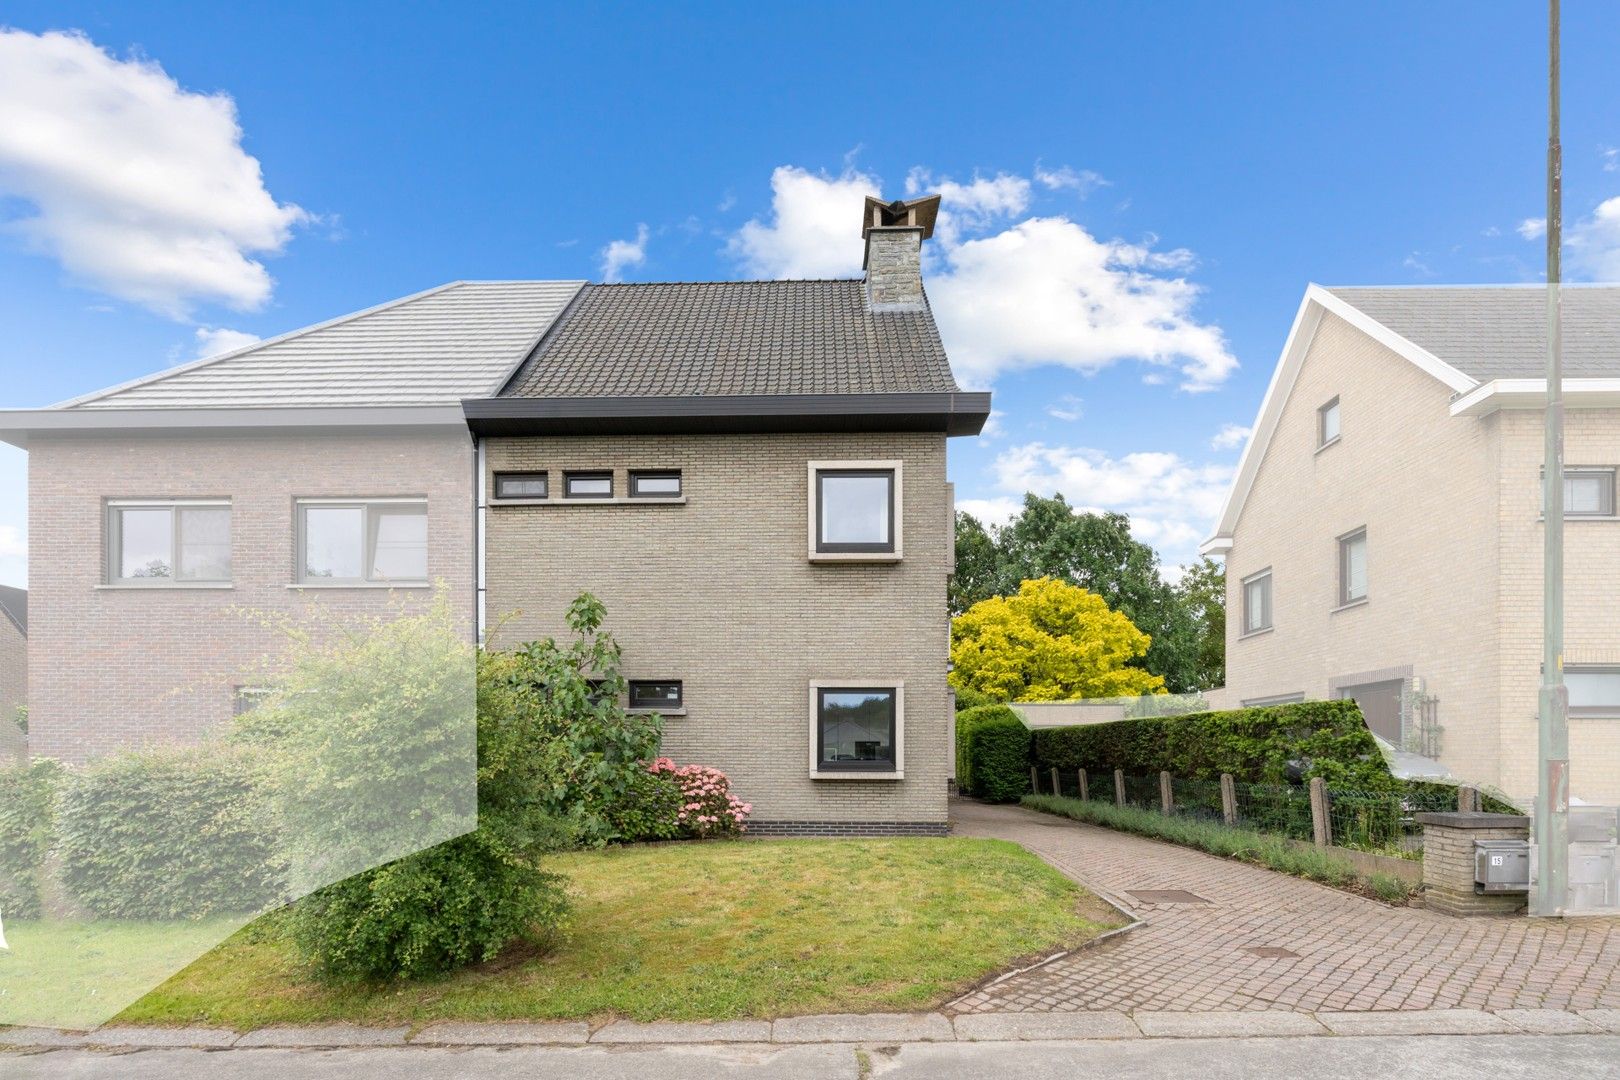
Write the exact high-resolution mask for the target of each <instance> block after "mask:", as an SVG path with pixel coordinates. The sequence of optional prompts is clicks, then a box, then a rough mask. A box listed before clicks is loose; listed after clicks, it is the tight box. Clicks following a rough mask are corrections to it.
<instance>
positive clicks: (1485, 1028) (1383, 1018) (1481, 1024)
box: [1316, 1009, 1522, 1035]
mask: <svg viewBox="0 0 1620 1080" xmlns="http://www.w3.org/2000/svg"><path fill="white" fill-rule="evenodd" d="M1316 1018H1317V1019H1318V1020H1320V1021H1321V1022H1322V1024H1323V1025H1325V1026H1326V1027H1327V1029H1328V1030H1329V1031H1331V1032H1333V1034H1335V1035H1518V1034H1522V1032H1520V1031H1519V1029H1518V1028H1516V1027H1514V1026H1513V1025H1512V1024H1510V1023H1508V1022H1507V1021H1506V1020H1503V1019H1501V1018H1500V1017H1498V1016H1496V1015H1495V1014H1494V1013H1488V1012H1485V1011H1484V1010H1483V1009H1430V1010H1428V1011H1426V1012H1361V1013H1352V1012H1321V1013H1317V1014H1316Z"/></svg>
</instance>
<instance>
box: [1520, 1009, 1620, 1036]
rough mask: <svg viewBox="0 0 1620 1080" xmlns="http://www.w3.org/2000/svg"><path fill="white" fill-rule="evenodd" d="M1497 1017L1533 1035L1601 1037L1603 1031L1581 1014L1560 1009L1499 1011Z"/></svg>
mask: <svg viewBox="0 0 1620 1080" xmlns="http://www.w3.org/2000/svg"><path fill="white" fill-rule="evenodd" d="M1496 1015H1497V1016H1500V1017H1501V1018H1502V1019H1503V1020H1506V1021H1507V1022H1508V1023H1510V1024H1512V1025H1513V1026H1514V1027H1516V1028H1518V1029H1519V1030H1520V1031H1525V1032H1529V1033H1530V1034H1532V1035H1601V1034H1602V1033H1603V1029H1602V1028H1601V1027H1599V1026H1598V1025H1597V1024H1594V1023H1593V1022H1592V1021H1590V1020H1588V1019H1586V1018H1585V1017H1584V1016H1581V1015H1580V1014H1579V1013H1572V1012H1564V1011H1562V1010H1560V1009H1498V1010H1496Z"/></svg>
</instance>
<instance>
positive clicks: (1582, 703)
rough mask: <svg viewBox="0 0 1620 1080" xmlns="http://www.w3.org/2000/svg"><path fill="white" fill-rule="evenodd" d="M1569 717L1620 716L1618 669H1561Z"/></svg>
mask: <svg viewBox="0 0 1620 1080" xmlns="http://www.w3.org/2000/svg"><path fill="white" fill-rule="evenodd" d="M1564 685H1565V686H1566V687H1567V688H1568V689H1569V715H1571V716H1614V717H1620V667H1586V666H1570V667H1566V668H1564Z"/></svg>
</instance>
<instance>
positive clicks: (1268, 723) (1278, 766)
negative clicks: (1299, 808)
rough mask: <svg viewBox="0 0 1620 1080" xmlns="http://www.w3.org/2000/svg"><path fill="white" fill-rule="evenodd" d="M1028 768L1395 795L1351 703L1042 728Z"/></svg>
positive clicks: (1315, 703) (1305, 704)
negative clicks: (1321, 785) (1301, 784)
mask: <svg viewBox="0 0 1620 1080" xmlns="http://www.w3.org/2000/svg"><path fill="white" fill-rule="evenodd" d="M1034 764H1035V765H1036V766H1037V767H1039V768H1040V769H1041V771H1042V773H1043V774H1044V772H1045V771H1046V770H1047V769H1051V768H1056V769H1059V770H1061V771H1063V772H1065V773H1068V772H1072V771H1073V770H1075V769H1086V770H1088V771H1101V772H1111V771H1112V770H1114V769H1123V770H1124V771H1125V772H1127V773H1135V774H1143V773H1157V772H1159V771H1160V770H1161V769H1164V770H1168V771H1169V772H1170V773H1171V774H1172V775H1174V776H1176V777H1179V778H1184V779H1196V780H1216V779H1219V778H1220V775H1221V774H1222V773H1231V774H1232V776H1233V778H1234V779H1236V780H1238V781H1240V782H1244V783H1251V784H1285V783H1290V782H1296V783H1297V782H1298V781H1300V780H1304V779H1309V778H1311V777H1315V776H1320V777H1322V778H1323V779H1324V780H1326V781H1327V782H1328V783H1329V784H1331V785H1334V786H1336V787H1345V788H1355V789H1356V790H1359V791H1393V790H1397V789H1399V788H1400V787H1401V782H1400V781H1399V780H1396V779H1395V778H1394V777H1393V776H1391V775H1390V773H1389V769H1388V768H1387V767H1386V766H1385V764H1384V759H1383V756H1382V755H1381V754H1380V753H1379V752H1378V745H1377V743H1375V742H1374V741H1373V737H1372V735H1371V733H1369V732H1368V730H1367V725H1366V722H1365V721H1363V720H1362V718H1361V710H1359V709H1358V708H1356V704H1355V702H1353V701H1304V702H1297V703H1294V704H1289V705H1272V706H1266V707H1263V708H1255V709H1235V710H1231V711H1228V712H1206V713H1194V714H1192V715H1188V716H1170V717H1149V718H1143V719H1139V720H1116V721H1114V722H1113V723H1108V724H1089V725H1085V726H1081V727H1064V728H1044V729H1041V730H1039V731H1036V732H1035V737H1034ZM1026 769H1027V766H1026Z"/></svg>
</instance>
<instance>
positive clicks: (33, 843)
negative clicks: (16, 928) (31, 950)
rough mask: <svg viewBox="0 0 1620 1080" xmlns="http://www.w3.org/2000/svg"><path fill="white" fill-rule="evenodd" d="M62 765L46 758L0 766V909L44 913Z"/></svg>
mask: <svg viewBox="0 0 1620 1080" xmlns="http://www.w3.org/2000/svg"><path fill="white" fill-rule="evenodd" d="M61 778H62V766H61V765H59V764H58V763H57V762H55V761H51V760H50V759H48V758H41V759H39V760H37V761H33V762H31V763H29V764H17V765H11V766H7V767H6V768H0V911H3V912H4V913H5V914H7V915H10V916H12V917H13V918H18V919H32V918H37V917H38V916H39V915H40V913H41V904H40V892H39V890H40V877H41V873H42V868H43V866H44V863H45V856H46V855H47V854H48V853H49V852H50V848H51V843H52V840H53V838H54V836H55V803H56V793H57V788H58V786H59V785H60V783H61Z"/></svg>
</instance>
